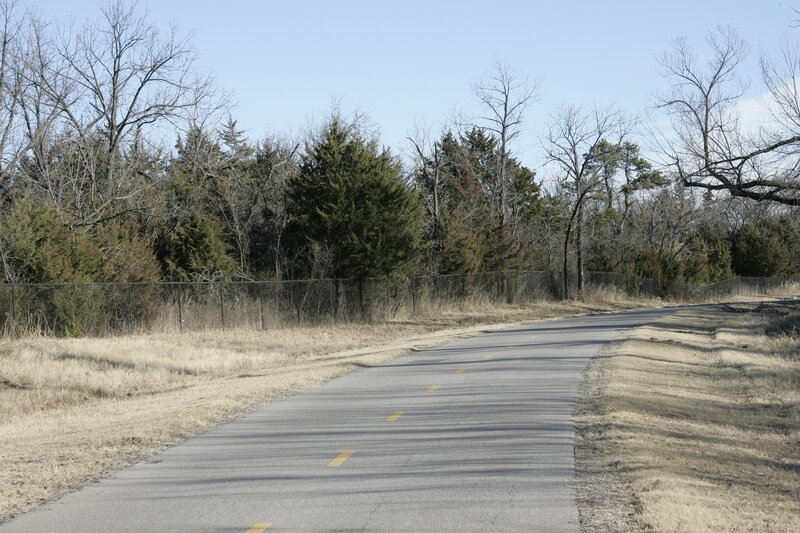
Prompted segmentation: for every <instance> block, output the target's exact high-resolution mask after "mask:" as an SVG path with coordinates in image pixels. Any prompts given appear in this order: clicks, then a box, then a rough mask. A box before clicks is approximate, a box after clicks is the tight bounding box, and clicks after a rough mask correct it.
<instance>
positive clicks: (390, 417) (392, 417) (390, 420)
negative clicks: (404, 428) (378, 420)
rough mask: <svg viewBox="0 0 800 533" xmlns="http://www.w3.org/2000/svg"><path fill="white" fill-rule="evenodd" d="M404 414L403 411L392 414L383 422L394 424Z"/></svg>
mask: <svg viewBox="0 0 800 533" xmlns="http://www.w3.org/2000/svg"><path fill="white" fill-rule="evenodd" d="M404 414H406V412H405V411H397V412H396V413H392V414H391V415H389V416H387V417H386V420H385V422H394V421H395V420H397V419H398V418H400V417H401V416H403V415H404Z"/></svg>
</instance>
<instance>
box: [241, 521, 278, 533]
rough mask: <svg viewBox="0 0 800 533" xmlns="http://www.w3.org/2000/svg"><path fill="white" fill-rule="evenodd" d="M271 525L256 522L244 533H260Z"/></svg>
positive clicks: (269, 523)
mask: <svg viewBox="0 0 800 533" xmlns="http://www.w3.org/2000/svg"><path fill="white" fill-rule="evenodd" d="M271 525H272V522H256V523H255V524H253V525H252V526H251V527H250V529H248V530H247V531H245V532H244V533H261V532H262V531H264V530H265V529H267V528H268V527H269V526H271Z"/></svg>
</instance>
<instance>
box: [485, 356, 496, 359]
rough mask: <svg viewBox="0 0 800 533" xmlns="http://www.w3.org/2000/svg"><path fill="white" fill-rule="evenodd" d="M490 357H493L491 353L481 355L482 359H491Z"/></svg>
mask: <svg viewBox="0 0 800 533" xmlns="http://www.w3.org/2000/svg"><path fill="white" fill-rule="evenodd" d="M492 357H494V356H493V355H484V356H483V358H484V359H491V358H492Z"/></svg>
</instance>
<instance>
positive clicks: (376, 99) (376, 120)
mask: <svg viewBox="0 0 800 533" xmlns="http://www.w3.org/2000/svg"><path fill="white" fill-rule="evenodd" d="M23 3H26V2H24V1H23ZM28 3H30V5H33V6H38V9H39V11H40V13H41V14H42V15H43V16H44V17H45V18H48V19H55V20H58V21H60V22H65V23H67V22H70V21H72V22H77V23H80V22H81V21H83V20H84V19H87V18H95V17H96V16H97V15H98V13H99V7H100V5H101V2H98V1H96V0H69V1H65V0H40V1H38V2H28ZM138 5H139V8H140V9H141V10H143V11H144V10H146V11H148V12H149V14H150V16H151V17H152V19H153V20H154V21H155V22H156V23H158V24H159V25H163V26H164V27H165V28H166V27H167V25H168V24H170V23H176V24H177V25H178V27H179V29H180V30H181V31H183V32H191V33H192V34H193V41H192V42H193V46H194V48H195V50H196V52H197V53H198V66H199V68H201V69H202V70H205V71H209V72H211V73H213V74H214V76H215V77H216V79H217V82H218V83H219V85H220V86H221V87H223V88H224V89H225V90H227V91H229V92H230V93H231V94H232V97H233V101H234V102H235V103H236V104H237V105H236V108H235V109H234V110H233V113H232V115H233V118H234V119H235V120H237V122H238V125H239V126H240V127H241V128H243V129H244V130H246V131H247V133H248V136H249V137H250V138H252V139H258V138H259V137H263V136H264V135H265V134H267V133H288V134H297V133H301V132H303V131H305V130H306V129H307V128H308V127H310V126H311V125H312V124H314V123H315V122H318V121H319V120H320V118H321V117H324V116H325V115H326V114H327V113H328V112H329V111H330V109H331V103H332V102H333V101H338V102H339V103H340V106H341V109H342V110H343V111H345V112H348V113H349V112H353V111H356V110H358V111H359V112H362V113H365V114H366V115H368V117H369V118H370V121H371V123H372V124H373V125H374V126H377V128H378V129H379V130H380V133H381V142H382V143H383V144H385V145H387V146H389V147H390V148H391V149H392V150H393V151H395V152H401V151H402V150H404V149H407V141H406V137H407V136H408V135H410V134H411V133H412V131H413V130H414V128H415V126H416V125H419V126H421V127H422V128H430V129H431V131H433V132H434V133H435V132H438V131H440V130H441V128H442V127H443V125H445V124H446V123H447V122H448V118H449V117H451V116H452V115H453V113H454V112H460V113H461V115H463V116H465V117H470V116H475V115H477V114H478V113H479V111H480V107H479V105H478V102H477V100H476V98H475V97H474V95H473V94H472V92H471V89H470V86H471V83H472V82H474V81H475V80H477V79H479V78H480V77H481V76H483V75H484V74H485V73H486V72H487V71H488V70H489V69H490V68H491V67H492V65H493V64H494V63H495V62H496V61H501V62H504V63H506V64H508V65H509V66H510V67H511V68H512V69H514V70H515V71H516V72H518V73H519V74H520V75H521V76H523V77H525V78H527V79H530V80H532V81H533V80H540V81H541V87H540V90H539V95H538V96H539V97H538V100H537V101H536V102H535V103H534V104H532V105H531V107H530V108H529V109H528V112H527V114H526V120H525V124H524V132H523V134H522V135H520V136H519V137H518V138H517V139H516V140H515V145H514V146H512V149H513V151H514V152H515V154H516V155H517V156H518V158H519V159H520V160H521V162H522V163H523V164H525V165H526V166H529V167H531V168H534V169H536V168H539V167H540V166H541V164H542V163H543V160H542V151H541V145H540V141H539V139H540V135H541V134H542V133H543V132H544V131H545V128H546V124H547V122H548V120H550V118H551V117H552V115H553V113H554V112H555V110H556V109H557V108H558V107H559V106H560V105H564V104H579V105H583V106H587V107H591V106H593V105H601V106H605V105H610V104H613V105H616V106H617V107H618V108H619V109H621V110H624V111H627V112H629V113H639V114H641V113H644V112H646V111H647V110H648V108H652V106H653V103H654V93H655V92H656V91H660V90H664V89H665V88H666V87H667V85H666V82H665V80H664V79H663V78H662V76H661V71H660V66H659V64H658V61H657V57H658V56H659V54H661V53H663V52H665V51H668V50H669V49H670V47H671V43H672V41H673V40H674V39H675V38H676V37H679V36H685V37H686V38H687V39H688V42H689V43H690V44H692V45H693V47H694V48H695V49H696V50H697V52H698V55H699V57H701V58H702V57H703V56H702V54H703V52H704V44H705V37H706V35H707V34H708V33H709V31H711V30H713V29H715V28H716V27H717V26H719V25H730V26H733V27H734V28H736V29H737V30H738V32H739V34H740V35H741V37H743V38H744V39H745V40H747V41H749V42H750V44H751V46H752V50H753V51H752V54H751V57H750V59H749V60H748V62H747V63H746V64H745V72H746V73H747V74H749V75H750V76H752V77H753V78H757V72H758V61H757V60H758V55H759V54H760V53H762V52H769V51H770V50H773V49H775V48H776V47H777V46H778V44H779V42H780V39H781V38H787V37H788V38H790V39H794V40H798V41H800V28H793V27H792V26H793V24H794V22H795V20H796V19H800V15H798V14H797V13H795V12H794V11H793V9H792V7H793V4H791V3H786V2H776V1H771V0H763V1H756V0H753V1H742V0H728V1H703V0H694V1H683V0H680V1H669V2H664V1H659V2H656V1H647V0H639V1H625V2H623V1H613V0H606V1H604V2H598V1H586V2H575V1H569V0H561V1H547V2H536V1H521V0H520V1H513V0H494V1H482V2H478V1H472V0H461V1H450V0H442V1H435V0H429V1H419V0H393V1H389V0H372V1H362V0H359V1H356V0H336V1H323V0H313V1H312V0H295V1H289V0H282V1H274V0H264V1H256V0H227V1H220V0H191V1H188V0H140V1H139V2H138ZM798 7H800V2H799V3H798ZM750 90H751V94H749V95H748V96H750V97H752V98H757V97H758V91H759V90H761V89H760V87H759V86H758V85H757V84H753V86H752V87H751V89H750Z"/></svg>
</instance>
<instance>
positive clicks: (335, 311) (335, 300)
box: [331, 278, 339, 322]
mask: <svg viewBox="0 0 800 533" xmlns="http://www.w3.org/2000/svg"><path fill="white" fill-rule="evenodd" d="M332 305H333V307H332V309H331V317H332V318H333V321H334V322H336V318H337V317H338V315H339V278H335V279H334V280H333V301H332Z"/></svg>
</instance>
